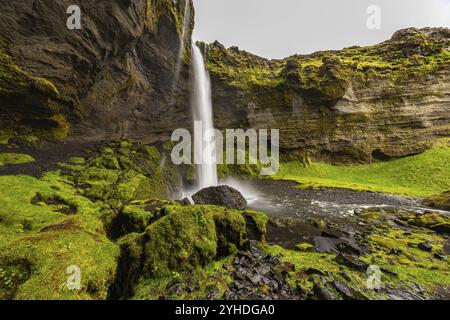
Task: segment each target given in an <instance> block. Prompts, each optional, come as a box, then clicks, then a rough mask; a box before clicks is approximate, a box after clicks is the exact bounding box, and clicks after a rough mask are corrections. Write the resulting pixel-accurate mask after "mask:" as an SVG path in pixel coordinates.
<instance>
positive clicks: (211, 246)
mask: <svg viewBox="0 0 450 320" xmlns="http://www.w3.org/2000/svg"><path fill="white" fill-rule="evenodd" d="M168 211H169V214H168V215H167V216H165V217H164V218H162V219H160V220H158V221H157V222H155V223H154V224H152V225H151V226H149V228H148V229H147V230H146V234H147V237H148V239H149V241H148V242H147V244H146V245H145V252H146V263H145V266H144V270H146V272H148V273H149V275H150V276H152V277H155V276H159V277H164V276H168V275H170V274H171V272H172V271H186V270H192V269H195V268H196V267H198V266H204V265H206V264H207V263H209V262H212V261H213V259H214V258H215V256H216V254H217V235H216V230H215V225H214V219H213V213H212V212H211V211H210V210H208V209H207V208H204V207H196V208H190V209H189V210H186V209H184V208H182V207H169V208H168Z"/></svg>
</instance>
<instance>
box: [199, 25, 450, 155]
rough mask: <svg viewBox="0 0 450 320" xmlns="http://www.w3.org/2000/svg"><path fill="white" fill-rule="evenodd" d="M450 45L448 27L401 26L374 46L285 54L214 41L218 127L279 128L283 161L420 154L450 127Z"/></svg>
mask: <svg viewBox="0 0 450 320" xmlns="http://www.w3.org/2000/svg"><path fill="white" fill-rule="evenodd" d="M449 43H450V30H449V29H442V28H437V29H435V28H427V29H420V30H418V29H405V30H401V31H398V32H397V33H395V34H394V35H393V37H392V39H390V40H388V41H385V42H383V43H381V44H378V45H374V46H370V47H363V48H361V47H352V48H347V49H343V50H341V51H324V52H317V53H314V54H311V55H296V56H292V57H290V58H287V59H284V60H266V59H263V58H260V57H257V56H254V55H252V54H249V53H247V52H245V51H241V50H239V49H238V48H235V47H232V48H229V49H226V48H225V47H224V46H222V45H221V44H220V43H218V42H216V43H213V44H211V45H208V46H207V52H208V61H209V63H208V67H209V70H210V72H211V77H212V81H213V95H214V97H213V98H214V106H215V110H214V111H215V118H216V124H217V126H218V127H220V128H221V129H223V128H235V127H243V128H250V127H251V128H277V129H280V134H281V147H282V149H283V151H284V152H285V156H286V158H287V159H290V158H298V157H299V156H300V157H302V156H312V155H314V157H315V158H316V159H319V160H326V161H335V162H355V161H362V162H366V161H371V160H374V159H379V160H386V159H389V158H396V157H402V156H408V155H412V154H416V153H420V152H422V151H424V150H425V149H427V148H428V146H429V144H430V141H433V140H435V139H436V138H438V137H442V136H448V135H449V134H450V127H449V117H450V112H449V111H450V81H449V75H450V68H449V66H450V51H449Z"/></svg>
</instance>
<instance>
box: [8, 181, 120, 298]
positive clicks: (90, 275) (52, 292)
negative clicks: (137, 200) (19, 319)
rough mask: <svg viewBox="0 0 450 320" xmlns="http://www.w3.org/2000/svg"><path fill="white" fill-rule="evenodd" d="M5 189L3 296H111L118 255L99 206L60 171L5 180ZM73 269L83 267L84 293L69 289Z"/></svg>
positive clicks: (82, 286) (82, 284)
mask: <svg viewBox="0 0 450 320" xmlns="http://www.w3.org/2000/svg"><path fill="white" fill-rule="evenodd" d="M0 186H1V187H0V197H1V199H2V207H1V208H0V230H1V232H0V273H1V270H3V274H4V276H3V278H1V277H0V297H5V298H16V299H104V298H106V295H107V291H108V287H109V285H110V284H111V283H112V281H113V280H114V272H115V268H116V260H117V257H118V253H119V251H118V247H117V246H116V245H114V244H113V243H111V242H110V241H109V240H108V239H107V238H106V236H105V233H104V231H103V224H102V223H101V221H100V212H101V210H100V207H99V206H98V205H95V204H94V203H92V202H90V201H89V200H88V199H86V198H84V197H82V196H79V195H78V193H77V190H76V189H75V188H74V187H73V186H71V184H70V183H68V181H66V180H65V178H64V177H61V176H60V175H59V174H58V173H49V174H47V175H46V176H45V177H44V178H43V179H41V180H38V179H35V178H32V177H28V176H0ZM71 207H73V208H75V212H73V213H72V212H71V213H70V214H71V215H70V216H67V213H66V211H65V210H67V209H69V208H71ZM64 209H65V210H64ZM74 214H76V215H74ZM71 265H76V266H78V267H80V269H81V272H82V278H81V290H78V291H77V290H75V291H71V290H68V288H67V286H66V285H65V284H66V280H67V279H68V277H69V275H68V274H66V270H67V268H68V267H69V266H71ZM37 287H39V290H36V288H37Z"/></svg>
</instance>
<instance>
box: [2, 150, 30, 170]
mask: <svg viewBox="0 0 450 320" xmlns="http://www.w3.org/2000/svg"><path fill="white" fill-rule="evenodd" d="M28 162H34V158H33V157H32V156H29V155H27V154H20V153H0V167H1V166H4V165H8V164H22V163H28Z"/></svg>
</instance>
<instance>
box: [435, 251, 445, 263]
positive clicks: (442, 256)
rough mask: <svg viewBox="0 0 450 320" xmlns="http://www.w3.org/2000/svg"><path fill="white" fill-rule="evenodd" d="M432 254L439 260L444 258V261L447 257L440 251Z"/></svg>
mask: <svg viewBox="0 0 450 320" xmlns="http://www.w3.org/2000/svg"><path fill="white" fill-rule="evenodd" d="M433 256H434V257H435V258H436V259H439V260H444V261H446V260H447V257H446V256H445V255H444V254H442V253H440V252H436V253H435V254H434V255H433Z"/></svg>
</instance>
